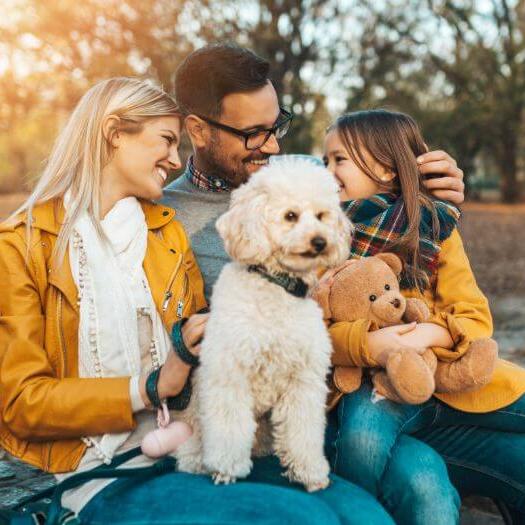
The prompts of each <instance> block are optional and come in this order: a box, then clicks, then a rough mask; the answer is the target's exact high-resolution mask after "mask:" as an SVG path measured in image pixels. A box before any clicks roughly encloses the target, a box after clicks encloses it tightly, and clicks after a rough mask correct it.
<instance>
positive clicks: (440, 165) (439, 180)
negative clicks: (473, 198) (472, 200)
mask: <svg viewBox="0 0 525 525" xmlns="http://www.w3.org/2000/svg"><path fill="white" fill-rule="evenodd" d="M417 163H418V164H419V172H420V173H421V174H422V175H427V174H429V175H434V176H435V177H433V178H426V179H425V181H424V183H423V184H424V185H425V186H426V187H427V189H428V190H430V191H431V192H432V195H433V196H434V197H436V198H437V199H441V200H444V201H449V202H451V203H452V204H456V205H459V204H461V203H462V202H463V201H464V200H465V184H464V183H463V171H462V170H461V169H459V168H458V165H457V162H456V161H455V159H453V158H452V157H451V156H450V155H449V154H448V153H447V152H446V151H440V150H438V151H429V152H428V153H424V154H423V155H420V156H419V157H418V158H417Z"/></svg>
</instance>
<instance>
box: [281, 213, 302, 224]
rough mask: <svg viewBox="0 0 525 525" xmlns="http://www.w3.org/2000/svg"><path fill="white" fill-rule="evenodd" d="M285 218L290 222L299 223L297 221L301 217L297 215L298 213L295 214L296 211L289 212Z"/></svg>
mask: <svg viewBox="0 0 525 525" xmlns="http://www.w3.org/2000/svg"><path fill="white" fill-rule="evenodd" d="M284 218H285V220H287V221H288V222H297V219H298V218H299V215H297V213H295V212H294V211H287V212H286V213H285V214H284Z"/></svg>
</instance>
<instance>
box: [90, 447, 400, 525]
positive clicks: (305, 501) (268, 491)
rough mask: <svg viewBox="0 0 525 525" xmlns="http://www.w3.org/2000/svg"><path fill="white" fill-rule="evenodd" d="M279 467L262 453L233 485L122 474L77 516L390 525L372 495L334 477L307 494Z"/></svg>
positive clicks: (93, 520)
mask: <svg viewBox="0 0 525 525" xmlns="http://www.w3.org/2000/svg"><path fill="white" fill-rule="evenodd" d="M282 472H283V471H282V468H281V467H280V465H279V462H278V460H277V458H275V457H266V458H261V459H256V460H255V461H254V469H253V471H252V473H251V475H250V476H249V477H248V478H247V479H246V480H242V481H238V482H237V483H235V484H233V485H217V486H216V485H214V484H213V482H212V480H211V478H210V477H209V476H198V475H193V474H185V473H180V472H171V473H168V474H163V475H160V476H157V477H154V478H151V479H148V480H145V481H144V480H141V481H140V482H137V483H130V480H129V479H121V480H117V481H114V482H113V483H111V484H110V485H109V486H108V487H106V488H105V489H104V490H102V491H101V492H99V493H98V494H97V495H96V496H95V497H94V498H93V499H92V500H91V501H89V502H88V504H87V505H86V506H85V507H84V509H83V510H82V511H81V512H80V518H81V520H82V523H90V524H93V525H107V524H108V523H111V525H119V524H133V525H140V524H152V525H160V524H166V525H167V524H177V525H179V524H184V525H196V524H229V525H230V524H231V525H233V524H235V525H248V524H249V525H259V524H261V525H262V524H264V525H281V524H282V525H288V524H290V525H294V524H297V525H362V524H367V525H393V521H392V518H390V516H389V515H388V514H387V513H386V511H385V510H384V509H383V508H382V507H381V505H380V504H379V503H378V502H377V500H376V499H375V498H374V497H373V496H371V495H370V494H368V493H367V492H365V491H364V490H363V489H361V488H359V487H357V486H355V485H353V484H351V483H349V482H347V481H345V480H343V479H341V478H338V477H337V476H331V480H332V483H331V485H330V486H329V487H328V488H327V489H326V490H323V491H319V492H315V493H314V494H308V493H307V492H305V490H304V489H303V488H302V487H300V486H298V485H295V484H291V483H290V482H288V481H287V480H286V479H285V478H284V477H283V476H282Z"/></svg>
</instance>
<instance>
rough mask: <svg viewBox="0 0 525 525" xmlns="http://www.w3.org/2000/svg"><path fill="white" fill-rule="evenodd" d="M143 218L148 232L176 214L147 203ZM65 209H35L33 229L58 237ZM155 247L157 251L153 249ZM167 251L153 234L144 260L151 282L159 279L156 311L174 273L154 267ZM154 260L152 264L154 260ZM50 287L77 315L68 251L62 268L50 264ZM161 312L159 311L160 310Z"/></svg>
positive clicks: (53, 204)
mask: <svg viewBox="0 0 525 525" xmlns="http://www.w3.org/2000/svg"><path fill="white" fill-rule="evenodd" d="M140 204H141V206H142V209H143V211H144V215H145V217H146V224H147V226H148V229H149V230H150V231H151V230H157V229H159V228H162V227H163V226H165V225H167V224H168V223H169V222H170V221H171V220H172V219H173V217H174V216H175V210H173V209H172V208H168V207H167V206H162V205H160V204H155V203H152V202H148V201H143V200H141V201H140ZM64 214H65V210H64V205H63V203H62V200H54V201H49V202H46V203H44V204H41V205H39V206H36V207H35V209H34V211H33V222H32V224H33V227H35V228H38V229H40V230H42V231H46V232H48V233H50V234H51V235H55V236H56V235H58V233H59V231H60V228H61V226H62V224H63V223H64ZM25 222H26V219H25V217H23V218H21V220H20V223H25ZM152 242H153V244H154V247H155V250H154V249H153V247H152V246H151V244H152ZM167 250H168V249H167V247H166V246H165V245H164V244H163V243H162V241H161V240H160V239H158V238H157V236H156V235H154V234H152V235H150V236H148V249H147V252H146V257H145V259H144V268H145V271H146V275H147V277H148V281H149V280H150V278H152V277H153V276H154V277H155V279H156V282H155V285H156V287H155V288H153V287H152V293H153V294H154V299H155V302H156V303H157V307H159V305H160V304H161V302H162V297H161V295H159V294H161V293H162V288H160V289H159V290H157V287H158V286H164V285H165V281H166V280H167V279H168V277H169V276H168V274H167V272H169V271H171V270H170V266H169V265H167V264H154V263H153V261H163V260H164V259H162V255H163V254H166V253H167ZM152 258H153V261H152V260H151V259H152ZM49 283H50V284H52V285H53V286H55V287H57V288H58V289H59V290H61V291H62V293H63V294H64V296H65V297H66V299H67V300H68V302H69V303H70V304H71V306H72V307H73V308H74V309H75V310H76V311H78V304H77V298H78V291H77V287H76V285H75V282H74V280H73V276H72V275H71V266H70V262H69V250H66V252H65V255H64V259H63V261H62V264H61V265H60V266H56V265H54V264H52V263H51V264H50V267H49ZM159 311H160V310H159Z"/></svg>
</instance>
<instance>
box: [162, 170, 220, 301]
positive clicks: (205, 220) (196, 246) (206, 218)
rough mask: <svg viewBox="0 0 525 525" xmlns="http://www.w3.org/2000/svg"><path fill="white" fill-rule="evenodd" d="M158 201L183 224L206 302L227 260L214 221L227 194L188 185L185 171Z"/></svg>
mask: <svg viewBox="0 0 525 525" xmlns="http://www.w3.org/2000/svg"><path fill="white" fill-rule="evenodd" d="M161 202H162V204H164V205H166V206H169V207H170V208H174V209H175V210H176V211H177V215H176V216H175V218H176V219H178V220H179V221H180V222H181V223H182V225H183V226H184V229H185V230H186V233H187V234H188V237H189V238H190V241H191V245H192V248H193V252H194V253H195V257H196V258H197V263H198V265H199V268H200V270H201V272H202V276H203V277H204V293H205V295H206V299H207V300H208V302H209V300H210V297H211V290H212V287H213V285H214V284H215V281H216V280H217V277H218V276H219V273H220V272H221V270H222V267H223V266H224V265H225V264H226V263H227V262H228V261H229V257H228V255H227V253H226V252H225V251H224V247H223V243H222V239H221V238H220V237H219V234H218V233H217V230H216V229H215V221H216V220H217V219H218V217H219V216H220V215H222V214H223V213H224V212H225V211H226V210H227V209H228V206H229V204H230V193H229V192H226V191H223V192H212V191H206V190H202V189H200V188H198V187H197V186H195V185H194V184H192V183H191V182H190V180H189V179H188V177H187V172H185V173H184V174H183V175H181V176H180V177H179V178H178V179H176V180H174V181H173V182H172V183H171V184H169V185H168V186H166V188H165V189H164V196H163V197H162V200H161Z"/></svg>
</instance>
